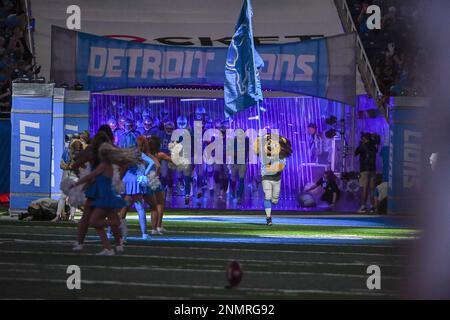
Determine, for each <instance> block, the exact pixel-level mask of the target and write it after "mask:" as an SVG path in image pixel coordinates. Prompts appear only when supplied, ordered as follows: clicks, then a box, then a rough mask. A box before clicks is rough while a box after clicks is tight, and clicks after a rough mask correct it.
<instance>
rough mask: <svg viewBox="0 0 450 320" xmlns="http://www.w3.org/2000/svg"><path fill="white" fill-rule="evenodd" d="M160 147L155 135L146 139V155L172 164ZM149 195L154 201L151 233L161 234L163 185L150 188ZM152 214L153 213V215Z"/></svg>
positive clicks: (162, 228) (163, 230)
mask: <svg viewBox="0 0 450 320" xmlns="http://www.w3.org/2000/svg"><path fill="white" fill-rule="evenodd" d="M160 149H161V142H160V140H159V138H158V137H155V136H152V137H150V139H149V140H148V153H147V155H148V156H149V157H151V159H153V160H154V161H158V162H159V163H162V161H165V162H167V163H170V164H172V165H174V163H173V161H172V158H171V157H170V156H168V155H167V154H166V153H164V152H161V151H160ZM147 168H148V167H147ZM151 196H153V199H154V200H155V201H156V212H155V213H154V212H152V235H155V234H162V233H163V232H165V231H167V230H166V229H165V228H164V227H163V225H162V220H163V216H164V199H165V194H164V187H163V186H162V185H161V188H155V190H152V192H151ZM153 214H154V215H155V217H153Z"/></svg>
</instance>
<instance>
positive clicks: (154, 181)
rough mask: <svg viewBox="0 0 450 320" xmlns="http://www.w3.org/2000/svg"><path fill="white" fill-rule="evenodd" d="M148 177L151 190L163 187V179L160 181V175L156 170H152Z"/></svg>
mask: <svg viewBox="0 0 450 320" xmlns="http://www.w3.org/2000/svg"><path fill="white" fill-rule="evenodd" d="M147 178H148V186H149V187H150V189H151V190H153V191H155V190H158V189H159V188H161V181H159V177H158V175H157V174H156V172H155V171H150V173H149V174H148V175H147Z"/></svg>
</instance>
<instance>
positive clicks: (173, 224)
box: [129, 220, 417, 239]
mask: <svg viewBox="0 0 450 320" xmlns="http://www.w3.org/2000/svg"><path fill="white" fill-rule="evenodd" d="M129 224H131V225H137V224H138V221H135V220H131V221H129ZM164 225H165V226H166V227H167V228H168V229H170V230H171V231H173V233H177V232H182V233H183V234H185V235H187V234H199V233H200V234H204V235H205V236H206V235H208V236H240V237H296V236H297V237H356V238H367V239H369V238H383V239H390V238H392V239H394V238H411V237H415V236H416V235H417V232H416V231H415V230H411V229H383V228H365V227H336V226H305V225H283V224H274V225H273V226H271V227H267V226H266V225H263V224H261V225H257V224H243V223H221V222H190V221H166V222H165V223H164Z"/></svg>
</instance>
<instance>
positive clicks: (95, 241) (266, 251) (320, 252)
mask: <svg viewBox="0 0 450 320" xmlns="http://www.w3.org/2000/svg"><path fill="white" fill-rule="evenodd" d="M2 235H3V236H5V235H13V236H23V235H34V236H54V237H59V236H62V237H71V238H72V240H29V239H11V238H0V239H1V240H2V241H7V240H9V241H14V242H23V243H53V244H59V243H60V244H73V243H74V242H75V238H74V236H73V235H57V234H33V233H31V234H30V233H8V234H2ZM159 237H161V239H164V236H159ZM154 241H157V239H155V240H154ZM87 242H93V243H99V242H98V240H94V241H87ZM142 243H151V244H152V246H144V245H131V244H130V242H127V243H126V247H130V248H143V249H154V248H158V249H177V250H204V251H227V252H228V251H240V252H242V251H244V252H265V253H274V252H275V253H287V254H327V255H342V254H345V255H357V256H358V255H359V256H374V257H375V256H378V257H405V255H404V254H392V253H370V252H368V253H365V252H347V251H333V252H329V251H309V250H306V251H295V250H277V249H273V250H269V249H246V248H214V247H191V246H181V247H177V246H160V245H156V242H153V241H150V242H148V241H146V242H144V240H143V242H142ZM308 245H309V244H308ZM333 246H342V244H336V245H333ZM365 247H371V246H367V245H366V246H365ZM389 248H392V247H389Z"/></svg>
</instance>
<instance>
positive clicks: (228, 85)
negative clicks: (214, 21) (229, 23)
mask: <svg viewBox="0 0 450 320" xmlns="http://www.w3.org/2000/svg"><path fill="white" fill-rule="evenodd" d="M252 16H253V10H252V6H251V2H250V0H244V4H243V6H242V10H241V14H240V16H239V19H238V23H237V25H236V30H235V32H234V35H233V38H232V39H231V44H230V47H229V48H228V54H227V61H226V64H225V84H224V96H225V116H226V117H231V116H233V115H234V114H235V113H237V112H239V111H242V110H245V109H247V108H249V107H251V106H254V105H256V104H257V103H259V102H260V101H262V100H263V94H262V91H261V79H260V77H259V69H261V68H262V67H263V66H264V62H263V61H262V59H261V56H260V55H259V54H258V52H256V50H255V44H254V42H253V28H252Z"/></svg>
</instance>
